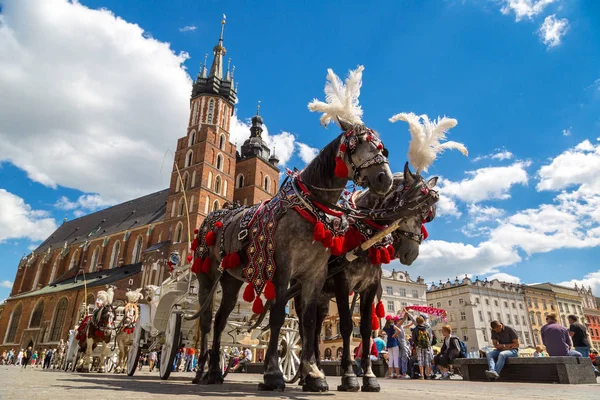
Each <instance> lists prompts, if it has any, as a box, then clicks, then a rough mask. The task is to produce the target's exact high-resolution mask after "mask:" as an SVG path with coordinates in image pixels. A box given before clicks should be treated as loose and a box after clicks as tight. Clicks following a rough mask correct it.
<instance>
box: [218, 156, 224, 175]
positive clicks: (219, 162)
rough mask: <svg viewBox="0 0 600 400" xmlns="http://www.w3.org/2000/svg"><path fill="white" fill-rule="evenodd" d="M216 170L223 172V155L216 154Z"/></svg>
mask: <svg viewBox="0 0 600 400" xmlns="http://www.w3.org/2000/svg"><path fill="white" fill-rule="evenodd" d="M217 169H218V170H219V171H223V155H222V154H217Z"/></svg>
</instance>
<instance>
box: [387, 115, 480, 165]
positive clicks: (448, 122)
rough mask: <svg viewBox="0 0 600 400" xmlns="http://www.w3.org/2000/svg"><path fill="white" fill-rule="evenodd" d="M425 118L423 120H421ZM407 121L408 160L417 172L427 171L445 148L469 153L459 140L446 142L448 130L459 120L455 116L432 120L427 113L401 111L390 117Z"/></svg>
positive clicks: (392, 120)
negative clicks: (416, 113) (417, 113)
mask: <svg viewBox="0 0 600 400" xmlns="http://www.w3.org/2000/svg"><path fill="white" fill-rule="evenodd" d="M421 120H423V122H421ZM396 121H405V122H407V123H408V128H409V131H410V136H411V139H410V144H409V146H408V162H409V163H410V164H411V165H412V166H413V167H414V168H415V169H416V172H421V171H425V172H427V168H429V167H430V166H431V164H433V162H434V161H435V159H436V158H437V155H438V154H440V153H442V152H443V151H444V150H448V149H455V150H458V151H460V152H461V153H462V154H464V155H465V156H468V155H469V152H468V151H467V148H466V147H465V145H464V144H462V143H458V142H453V141H449V142H444V143H441V142H442V141H444V140H445V139H446V132H447V131H448V130H449V129H450V128H454V127H455V126H456V125H457V124H458V121H457V120H455V119H454V118H447V117H443V118H438V119H437V121H436V120H433V121H430V120H429V118H428V117H427V115H425V114H423V115H419V116H418V115H415V114H413V113H400V114H396V115H394V116H393V117H392V118H390V122H396Z"/></svg>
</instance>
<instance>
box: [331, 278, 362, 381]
mask: <svg viewBox="0 0 600 400" xmlns="http://www.w3.org/2000/svg"><path fill="white" fill-rule="evenodd" d="M333 279H334V283H335V285H334V286H335V300H336V302H337V308H338V314H339V316H340V331H341V334H342V341H343V345H342V346H343V347H342V384H341V385H340V386H338V391H341V392H357V391H358V390H359V389H360V384H359V383H358V379H357V378H356V374H355V373H354V369H353V368H352V359H351V358H350V343H351V340H352V330H353V329H354V323H353V322H352V310H350V304H349V303H348V295H349V294H350V287H349V284H348V279H347V278H346V275H345V274H344V273H339V274H337V275H335V276H334V278H333Z"/></svg>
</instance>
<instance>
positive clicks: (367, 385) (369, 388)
mask: <svg viewBox="0 0 600 400" xmlns="http://www.w3.org/2000/svg"><path fill="white" fill-rule="evenodd" d="M361 390H362V391H363V392H379V391H380V390H381V386H379V382H377V378H375V377H370V376H363V385H362V388H361Z"/></svg>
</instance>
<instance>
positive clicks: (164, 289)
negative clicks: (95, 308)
mask: <svg viewBox="0 0 600 400" xmlns="http://www.w3.org/2000/svg"><path fill="white" fill-rule="evenodd" d="M171 258H173V255H172V257H171ZM175 260H177V255H175ZM190 267H191V265H190V264H188V265H183V266H180V267H175V268H174V269H173V271H172V273H171V276H170V277H169V278H168V279H167V280H165V281H164V282H163V284H162V285H161V286H160V287H156V286H149V287H147V288H146V297H145V302H143V303H142V304H139V307H140V315H139V318H138V320H137V322H136V326H135V329H134V333H133V343H132V345H131V346H130V348H129V353H128V357H127V374H128V375H129V376H132V375H134V374H135V372H136V370H137V367H138V362H139V358H140V355H141V353H142V351H160V352H161V362H160V367H159V373H160V377H161V379H164V380H166V379H168V378H169V376H170V374H171V372H172V370H173V363H174V360H175V356H176V354H177V353H178V352H179V350H180V349H181V348H182V347H186V348H188V347H191V348H198V347H199V346H198V340H199V326H198V321H189V320H186V318H185V315H186V314H189V313H193V312H195V311H196V309H197V308H198V306H199V304H198V281H197V278H196V275H195V274H193V273H190ZM220 294H221V293H220V291H219V290H217V293H216V296H215V305H214V307H215V309H216V308H217V307H218V305H219V303H220V299H221V298H220ZM254 317H255V315H254V314H253V313H252V311H251V310H250V309H249V307H247V306H246V305H245V304H243V303H238V307H237V310H236V312H235V313H234V314H233V315H232V316H231V317H230V318H229V319H228V321H227V328H226V329H225V331H224V334H223V338H222V339H223V342H222V344H223V346H224V347H237V346H242V345H243V346H246V347H249V348H253V349H257V350H259V349H266V347H267V344H268V341H269V337H270V331H269V327H268V321H267V322H264V323H261V324H256V320H255V319H254ZM298 328H299V323H298V319H297V318H296V317H295V316H288V317H287V318H286V321H285V324H284V327H283V329H282V330H281V333H280V339H279V355H280V368H281V370H282V371H283V373H284V376H285V379H286V382H288V383H293V382H295V381H296V380H297V379H298V376H299V369H300V368H299V366H300V333H299V330H298ZM227 357H228V355H227V352H226V351H221V353H220V358H221V360H220V365H221V366H222V369H223V372H224V373H226V372H227V370H228V366H231V363H230V362H229V361H228V358H227Z"/></svg>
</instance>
